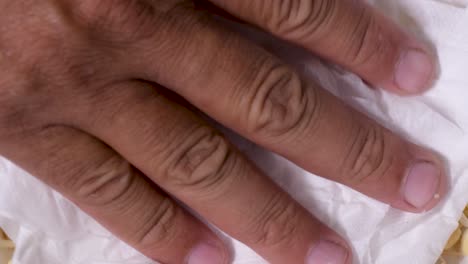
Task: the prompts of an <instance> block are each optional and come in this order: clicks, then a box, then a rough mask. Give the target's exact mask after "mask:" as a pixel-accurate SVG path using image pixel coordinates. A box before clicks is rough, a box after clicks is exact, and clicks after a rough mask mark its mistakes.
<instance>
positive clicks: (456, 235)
mask: <svg viewBox="0 0 468 264" xmlns="http://www.w3.org/2000/svg"><path fill="white" fill-rule="evenodd" d="M461 235H462V231H461V229H460V227H459V228H457V229H456V230H455V231H454V232H453V233H452V235H451V236H450V238H449V239H448V241H447V244H446V245H445V249H449V248H452V247H453V246H455V244H456V243H457V242H458V240H460V237H461Z"/></svg>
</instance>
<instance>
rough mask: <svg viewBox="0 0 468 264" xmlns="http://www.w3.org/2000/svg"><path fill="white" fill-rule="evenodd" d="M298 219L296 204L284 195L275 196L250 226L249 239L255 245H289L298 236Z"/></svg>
mask: <svg viewBox="0 0 468 264" xmlns="http://www.w3.org/2000/svg"><path fill="white" fill-rule="evenodd" d="M298 219H299V217H298V208H297V206H296V204H295V203H293V202H290V200H289V199H287V198H286V197H285V195H284V194H281V193H278V194H275V196H274V197H273V198H272V199H270V200H269V201H268V202H267V203H266V205H265V206H264V207H263V208H262V209H261V210H260V211H259V213H258V214H257V216H256V217H255V218H253V221H252V223H251V224H250V225H248V230H247V233H248V234H249V236H248V237H250V239H251V242H252V243H253V244H255V245H262V246H277V245H285V244H289V243H291V242H292V240H294V237H295V234H297V227H298V226H299V223H298Z"/></svg>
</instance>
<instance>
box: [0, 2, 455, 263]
mask: <svg viewBox="0 0 468 264" xmlns="http://www.w3.org/2000/svg"><path fill="white" fill-rule="evenodd" d="M215 13H216V14H218V15H219V14H221V15H225V16H226V17H228V18H234V17H236V19H239V20H242V21H244V22H246V23H251V24H253V25H256V26H258V27H260V28H262V29H264V30H265V31H268V32H270V33H272V34H274V35H276V36H277V37H279V38H283V39H286V40H288V41H291V42H294V43H296V44H298V45H301V46H303V47H304V48H306V49H309V50H310V51H311V52H314V53H316V54H318V55H320V56H323V57H324V58H327V59H329V60H331V61H333V62H335V63H339V64H341V65H342V66H344V67H347V68H348V69H349V70H351V71H354V72H356V73H358V74H360V75H361V76H362V77H363V78H364V79H365V80H367V81H368V82H370V83H372V84H374V85H378V86H380V87H383V88H385V89H388V90H390V91H393V92H395V93H399V94H402V95H409V94H415V93H420V92H423V91H424V90H425V89H426V88H427V87H428V86H429V84H430V82H431V79H432V77H434V76H433V74H434V72H433V69H432V68H435V66H434V65H435V62H434V61H433V59H431V55H430V52H429V51H428V50H429V49H428V48H427V47H426V46H425V45H424V44H422V43H419V42H418V41H417V40H415V39H413V38H412V37H410V36H409V35H407V34H406V33H403V31H401V30H400V29H398V28H397V26H395V25H394V24H393V23H391V22H390V21H388V20H387V19H386V18H385V17H384V16H382V15H381V14H379V13H378V12H377V11H375V10H373V9H372V8H371V7H369V6H367V5H366V4H365V3H362V2H360V1H357V0H356V1H351V0H344V1H332V0H272V1H266V0H258V1H250V0H238V1H227V0H213V1H211V3H208V2H207V1H196V2H193V1H188V0H81V1H76V0H42V1H38V0H17V1H7V0H0V25H1V26H0V154H1V155H4V156H5V157H7V158H9V159H11V160H12V161H13V162H15V163H16V164H18V165H19V166H21V167H23V168H24V169H26V170H28V171H29V172H31V173H32V174H33V175H35V176H37V177H38V178H39V179H41V180H42V181H44V182H45V183H47V184H48V185H50V186H51V187H53V188H55V189H56V190H57V191H59V192H61V193H62V194H63V195H65V196H66V197H67V198H69V199H70V200H71V201H73V202H74V203H76V204H77V205H78V206H79V207H80V208H81V209H83V210H84V211H86V212H87V213H88V214H90V215H91V216H93V217H94V218H95V219H96V220H97V221H99V222H100V223H101V224H103V225H104V226H105V227H107V228H108V229H109V230H110V231H112V232H113V233H114V234H115V235H117V236H119V237H120V238H121V239H122V240H124V241H126V242H127V243H128V244H130V245H131V246H133V247H134V248H136V249H137V250H139V251H141V252H142V253H143V254H145V255H147V256H148V257H150V258H152V259H155V260H158V261H161V262H162V263H207V264H209V263H229V261H230V253H229V250H228V248H227V247H226V246H225V245H224V244H223V242H222V241H221V240H220V239H219V238H218V237H217V236H216V235H214V234H213V232H212V231H211V230H209V229H208V228H207V227H206V226H205V225H204V224H203V223H202V222H201V221H199V220H198V219H197V218H195V217H194V216H193V215H191V214H190V213H189V212H187V211H186V210H185V209H183V207H181V206H180V205H179V204H178V202H176V201H175V200H173V199H172V198H171V197H176V198H177V199H178V200H179V201H181V202H183V203H184V204H185V205H186V206H188V207H189V208H191V209H192V210H194V211H195V212H197V213H198V214H199V215H200V216H201V217H203V218H204V219H206V220H207V221H210V222H211V223H213V224H215V225H216V226H218V227H219V228H220V229H222V230H223V231H224V232H226V233H228V234H229V235H231V236H233V237H235V238H237V239H239V240H240V241H242V242H244V243H245V244H247V245H248V246H249V247H251V248H252V249H253V250H255V251H256V252H257V253H259V254H260V255H262V256H263V257H264V258H265V259H267V260H268V261H270V262H272V263H319V262H320V260H318V259H317V258H318V257H323V256H324V255H323V254H318V253H317V252H318V251H320V250H322V249H324V248H326V249H327V250H326V252H327V254H328V256H326V257H329V259H327V261H331V260H333V261H335V260H336V261H341V263H351V260H352V257H351V251H350V249H349V248H350V246H349V245H348V244H347V242H346V241H344V240H343V239H342V238H341V237H340V236H339V235H337V234H336V233H335V232H333V231H332V230H331V229H329V228H328V227H327V226H326V225H324V224H323V223H320V222H319V221H318V220H317V219H316V218H314V217H313V215H311V214H310V213H309V212H307V211H306V210H305V209H304V208H302V207H301V206H300V205H299V204H298V203H297V202H295V201H294V200H293V199H292V198H291V197H290V196H289V195H288V194H287V193H285V192H284V191H282V190H281V189H280V188H279V187H277V186H276V185H275V184H274V183H273V182H272V181H270V180H269V178H268V177H266V176H265V175H263V173H262V172H261V171H259V170H258V169H257V168H256V167H255V166H254V165H252V163H251V162H249V161H248V160H247V159H246V158H245V157H243V156H242V155H241V154H240V153H239V152H238V151H237V150H236V149H235V148H234V147H233V146H231V144H230V143H229V142H228V141H227V140H226V139H225V137H224V136H223V135H222V134H221V133H219V132H218V131H217V130H216V129H214V128H213V127H211V126H210V125H209V124H207V123H206V122H204V121H203V119H202V118H201V117H200V116H199V115H198V114H197V113H196V112H193V111H192V109H193V107H191V106H188V105H189V104H191V105H193V106H195V107H196V108H198V109H199V110H201V111H202V112H203V113H205V114H207V115H209V116H210V117H212V118H214V119H216V120H217V121H219V122H220V123H222V124H224V125H225V126H227V127H229V128H231V129H233V130H235V131H237V132H238V133H240V134H241V135H243V136H245V137H246V138H248V139H250V140H252V141H254V142H256V143H257V144H259V145H261V146H263V147H265V148H268V149H270V150H272V151H274V152H276V153H278V154H280V155H283V156H284V157H286V158H288V159H290V160H291V161H292V162H294V163H296V164H297V165H299V166H301V167H303V168H304V169H306V170H309V171H311V172H314V173H316V174H318V175H321V176H323V177H326V178H329V179H331V180H334V181H337V182H340V183H343V184H345V185H348V186H350V187H352V188H354V189H356V190H358V191H360V192H362V193H363V194H365V195H368V196H370V197H373V198H375V199H378V200H380V201H382V202H384V203H387V204H390V205H392V206H394V207H396V208H399V209H401V210H406V211H410V212H422V211H425V210H429V209H431V208H432V207H434V206H435V205H436V203H437V199H435V198H434V199H432V198H431V199H426V198H427V197H426V196H427V193H421V192H420V193H419V194H418V195H420V196H421V195H422V196H424V197H419V196H418V197H415V196H414V195H413V196H411V197H409V196H407V193H406V191H407V188H406V187H405V183H406V181H407V177H409V176H408V175H409V174H410V172H412V171H414V170H415V169H414V168H415V167H414V166H415V164H416V165H418V164H419V165H420V164H421V163H424V164H423V165H422V167H421V166H419V165H418V166H419V167H418V166H417V168H423V169H424V170H423V171H424V173H425V174H424V175H422V174H421V175H419V176H418V177H419V178H418V180H421V181H422V182H421V186H426V187H427V188H429V189H430V188H433V189H431V190H428V191H432V192H434V194H439V195H444V194H445V193H446V184H445V175H444V173H443V172H444V169H443V164H442V162H441V160H440V159H439V158H438V157H437V156H436V155H435V154H434V153H432V152H430V151H428V150H426V149H423V148H421V147H418V146H415V145H413V144H411V143H409V142H406V141H404V140H402V139H401V138H399V137H398V136H397V135H395V134H393V133H392V132H391V131H389V130H387V129H385V128H383V127H381V126H380V125H378V124H376V123H375V122H373V121H372V120H370V119H368V118H367V117H365V116H364V115H362V114H360V113H359V112H357V111H354V110H353V109H351V108H350V107H348V106H346V105H344V104H343V103H342V102H341V101H339V100H337V99H336V98H335V97H333V96H332V95H330V94H329V93H327V92H325V91H324V90H323V89H321V87H319V85H317V84H315V83H306V82H304V81H303V80H302V78H301V76H299V75H298V74H297V73H296V72H295V71H294V70H293V69H292V68H291V67H289V66H288V65H287V64H285V63H284V62H282V61H281V60H279V59H278V58H276V57H275V56H274V55H272V54H270V53H268V52H267V51H266V50H264V49H262V48H260V47H258V46H256V45H254V44H253V43H251V42H249V41H248V40H246V39H244V38H242V37H241V36H239V35H238V34H236V33H234V32H232V31H230V30H228V29H226V28H224V27H222V26H221V25H220V24H219V23H217V22H216V20H215V19H213V14H215ZM409 52H413V53H411V54H413V56H412V57H411V58H419V59H420V60H423V58H422V57H421V56H423V55H421V54H426V55H427V57H428V58H429V59H428V60H427V61H429V62H428V63H426V64H425V65H426V66H428V67H429V68H428V69H429V70H428V71H426V72H423V71H422V70H421V69H420V68H421V67H420V68H418V69H414V67H413V64H411V62H407V61H402V60H403V59H402V58H405V56H406V55H405V54H409ZM414 52H416V53H417V54H416V55H414ZM418 54H419V55H418ZM417 56H419V57H417ZM427 61H426V62H427ZM401 65H404V66H405V70H406V72H407V74H406V75H404V76H403V75H402V74H404V72H403V73H402V72H401V71H400V70H399V69H400V66H401ZM413 70H414V71H416V72H413ZM408 74H409V75H408ZM407 75H408V76H410V78H413V79H408V78H409V77H408V76H407ZM406 84H411V86H412V89H408V87H405V85H406ZM415 88H416V89H417V90H414V89H415ZM182 98H183V99H182ZM421 170H422V169H421ZM429 174H431V175H429ZM432 176H434V177H437V178H434V177H433V178H434V183H433V184H432V183H430V182H429V183H428V180H425V179H426V178H427V179H429V178H430V177H432ZM430 179H432V178H430ZM411 182H412V183H413V182H415V181H411ZM431 184H432V185H431ZM429 198H430V197H429ZM324 245H325V246H324ZM331 249H333V250H334V252H335V253H330V252H331V251H330V250H331ZM317 250H318V251H317ZM323 252H325V251H323ZM196 261H198V262H196ZM200 261H201V262H200ZM317 261H318V262H317ZM333 263H335V262H333ZM336 263H338V262H336Z"/></svg>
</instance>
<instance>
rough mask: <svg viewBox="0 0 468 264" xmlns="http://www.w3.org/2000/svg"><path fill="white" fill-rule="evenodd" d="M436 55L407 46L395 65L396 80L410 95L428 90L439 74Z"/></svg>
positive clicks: (402, 89) (400, 87) (397, 84)
mask: <svg viewBox="0 0 468 264" xmlns="http://www.w3.org/2000/svg"><path fill="white" fill-rule="evenodd" d="M436 65H437V64H436V59H435V57H434V56H433V55H432V54H431V53H429V52H428V51H427V50H424V49H417V48H407V49H406V50H403V51H402V52H401V54H400V58H399V60H398V62H397V64H396V66H395V73H394V82H395V84H396V86H397V87H398V88H399V89H400V90H401V91H402V92H403V93H406V94H408V95H413V94H419V93H422V92H425V91H426V90H428V89H429V88H430V87H431V86H432V84H433V83H434V80H435V79H436V76H437V70H436V69H437V67H436Z"/></svg>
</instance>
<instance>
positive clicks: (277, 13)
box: [268, 0, 337, 39]
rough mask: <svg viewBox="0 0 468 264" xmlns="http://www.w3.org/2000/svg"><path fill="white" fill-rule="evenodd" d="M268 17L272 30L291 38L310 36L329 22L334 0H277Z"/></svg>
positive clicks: (334, 5)
mask: <svg viewBox="0 0 468 264" xmlns="http://www.w3.org/2000/svg"><path fill="white" fill-rule="evenodd" d="M274 3H275V4H273V5H272V6H271V7H270V8H273V14H274V15H273V16H271V18H269V19H270V23H268V24H270V27H271V28H272V30H273V31H274V32H277V33H278V34H280V35H282V36H285V37H292V38H295V39H297V38H301V37H306V36H307V37H310V35H313V34H315V33H316V32H317V31H318V30H319V29H322V28H323V26H324V25H326V24H327V23H329V22H330V19H331V17H332V16H333V11H334V10H335V9H336V4H337V1H336V0H316V1H310V0H288V1H281V0H277V1H275V2H274Z"/></svg>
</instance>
